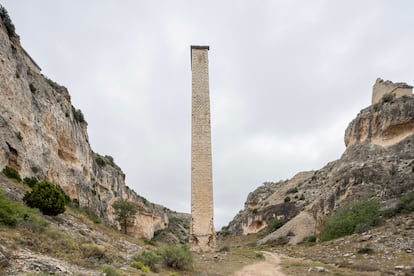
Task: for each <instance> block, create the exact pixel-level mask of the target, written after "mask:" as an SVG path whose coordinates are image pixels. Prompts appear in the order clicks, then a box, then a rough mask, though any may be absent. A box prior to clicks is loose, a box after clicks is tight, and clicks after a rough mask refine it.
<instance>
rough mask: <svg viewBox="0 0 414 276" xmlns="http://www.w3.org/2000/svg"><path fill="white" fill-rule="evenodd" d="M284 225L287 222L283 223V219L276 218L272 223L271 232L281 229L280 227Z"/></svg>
mask: <svg viewBox="0 0 414 276" xmlns="http://www.w3.org/2000/svg"><path fill="white" fill-rule="evenodd" d="M283 224H285V222H284V221H283V219H278V218H274V219H272V220H271V221H270V224H269V226H270V231H275V230H277V229H279V228H280V227H282V226H283Z"/></svg>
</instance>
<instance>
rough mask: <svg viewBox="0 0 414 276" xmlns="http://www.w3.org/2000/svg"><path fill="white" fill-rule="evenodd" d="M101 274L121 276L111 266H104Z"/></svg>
mask: <svg viewBox="0 0 414 276" xmlns="http://www.w3.org/2000/svg"><path fill="white" fill-rule="evenodd" d="M102 272H103V273H105V275H106V276H121V273H119V272H118V271H117V270H116V269H115V268H114V267H113V266H110V265H104V266H103V267H102Z"/></svg>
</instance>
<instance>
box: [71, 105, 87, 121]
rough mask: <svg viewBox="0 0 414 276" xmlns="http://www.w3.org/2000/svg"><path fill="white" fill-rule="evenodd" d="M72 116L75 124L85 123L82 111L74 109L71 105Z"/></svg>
mask: <svg viewBox="0 0 414 276" xmlns="http://www.w3.org/2000/svg"><path fill="white" fill-rule="evenodd" d="M72 114H73V118H74V119H75V121H76V122H78V123H83V122H85V117H84V116H83V113H82V110H80V109H76V108H75V107H74V106H73V105H72Z"/></svg>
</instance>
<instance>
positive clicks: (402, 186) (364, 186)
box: [226, 96, 414, 244]
mask: <svg viewBox="0 0 414 276" xmlns="http://www.w3.org/2000/svg"><path fill="white" fill-rule="evenodd" d="M413 126H414V97H412V96H403V97H400V98H393V97H388V98H386V99H385V100H384V101H382V102H380V103H378V104H375V105H372V106H370V107H368V108H365V109H363V110H362V111H361V112H360V113H359V114H358V115H357V117H356V118H355V119H354V120H353V121H352V122H351V123H350V124H349V126H348V128H347V130H346V131H345V144H346V145H347V148H346V150H345V152H344V154H343V155H342V157H341V158H340V159H338V160H336V161H333V162H331V163H329V164H327V165H326V166H325V167H323V168H322V169H320V170H317V171H311V172H302V173H299V174H297V175H296V176H295V177H293V178H292V179H290V180H287V181H283V182H278V183H265V184H264V185H262V186H260V187H258V188H257V189H256V190H255V191H254V192H252V193H250V194H249V196H248V197H247V201H246V203H245V208H244V210H242V211H241V212H240V213H239V214H237V216H236V217H235V218H234V219H233V220H232V221H231V222H230V224H229V226H228V227H227V229H226V230H228V231H231V232H233V233H237V234H249V233H257V232H261V233H263V235H264V237H263V238H262V239H261V240H260V241H259V244H262V243H266V242H269V241H271V240H275V239H278V238H281V237H288V239H289V242H290V243H298V242H301V241H302V240H304V239H305V238H306V237H308V236H311V235H314V234H315V233H316V232H317V229H318V223H320V221H321V219H322V218H323V217H325V216H326V215H327V214H329V213H331V212H332V211H333V210H334V209H335V208H337V207H338V206H340V205H342V204H344V203H345V202H349V201H351V200H355V199H364V198H368V197H372V196H376V197H378V198H380V199H381V201H382V204H383V206H392V205H393V204H394V203H395V201H396V199H397V198H399V197H400V196H401V195H403V194H405V193H408V192H410V191H413V190H414V174H413V172H414V151H413V148H414V128H413ZM276 220H281V221H283V223H285V224H284V225H283V226H282V227H281V228H279V229H277V230H275V231H273V230H274V229H275V228H277V227H274V226H275V223H277V221H276Z"/></svg>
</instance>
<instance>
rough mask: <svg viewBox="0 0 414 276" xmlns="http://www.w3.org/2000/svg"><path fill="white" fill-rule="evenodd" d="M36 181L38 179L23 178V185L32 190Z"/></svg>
mask: <svg viewBox="0 0 414 276" xmlns="http://www.w3.org/2000/svg"><path fill="white" fill-rule="evenodd" d="M37 181H38V179H37V178H36V177H35V176H33V177H25V178H23V183H24V184H26V185H27V186H29V187H30V188H33V187H34V186H35V185H36V183H37Z"/></svg>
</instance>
